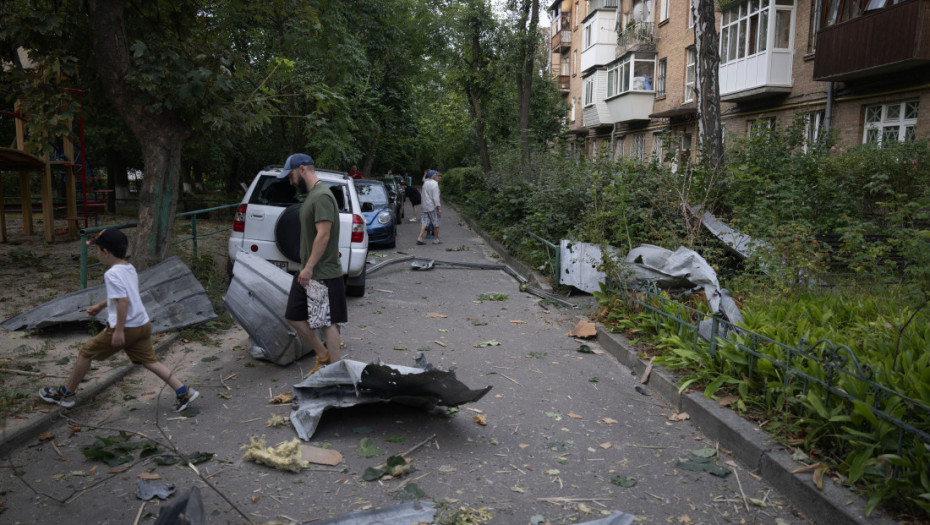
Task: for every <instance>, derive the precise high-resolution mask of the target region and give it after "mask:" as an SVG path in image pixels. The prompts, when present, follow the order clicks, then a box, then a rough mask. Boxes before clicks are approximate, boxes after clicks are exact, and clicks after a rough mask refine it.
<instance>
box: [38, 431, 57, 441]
mask: <svg viewBox="0 0 930 525" xmlns="http://www.w3.org/2000/svg"><path fill="white" fill-rule="evenodd" d="M54 437H55V434H53V433H51V432H43V433H41V434H39V441H48V440H50V439H52V438H54Z"/></svg>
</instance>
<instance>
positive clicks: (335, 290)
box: [284, 275, 349, 326]
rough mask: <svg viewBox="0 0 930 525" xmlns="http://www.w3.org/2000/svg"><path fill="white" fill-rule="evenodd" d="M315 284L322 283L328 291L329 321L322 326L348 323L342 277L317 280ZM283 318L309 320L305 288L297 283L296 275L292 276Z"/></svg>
mask: <svg viewBox="0 0 930 525" xmlns="http://www.w3.org/2000/svg"><path fill="white" fill-rule="evenodd" d="M317 282H319V283H323V284H324V285H325V286H326V288H327V289H328V290H329V294H328V296H329V320H328V322H325V323H324V326H332V325H334V324H337V323H345V322H348V320H349V308H348V306H347V305H346V288H345V283H344V282H343V280H342V277H333V278H332V279H318V280H317ZM284 318H285V319H287V320H288V321H306V320H308V319H309V318H310V316H309V315H308V312H307V287H305V286H301V285H300V283H299V282H297V275H294V280H293V281H291V291H290V293H288V295H287V307H286V308H285V309H284Z"/></svg>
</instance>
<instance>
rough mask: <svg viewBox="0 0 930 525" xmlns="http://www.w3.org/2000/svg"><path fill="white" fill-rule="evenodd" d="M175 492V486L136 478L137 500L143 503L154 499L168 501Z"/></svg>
mask: <svg viewBox="0 0 930 525" xmlns="http://www.w3.org/2000/svg"><path fill="white" fill-rule="evenodd" d="M174 491H175V490H174V485H167V484H165V483H155V481H154V480H147V479H142V478H136V498H138V499H141V500H142V501H149V500H150V499H152V498H158V499H168V497H169V496H171V495H172V494H174Z"/></svg>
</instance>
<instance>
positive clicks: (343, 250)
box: [227, 166, 368, 297]
mask: <svg viewBox="0 0 930 525" xmlns="http://www.w3.org/2000/svg"><path fill="white" fill-rule="evenodd" d="M281 168H282V167H281V166H269V167H267V168H265V169H264V170H262V171H260V172H259V173H258V175H256V176H255V180H253V181H252V184H251V185H250V186H249V189H248V190H247V191H246V192H245V197H243V199H242V203H241V204H239V208H237V209H236V219H235V222H234V223H233V231H232V235H230V237H229V263H228V265H227V270H228V271H229V272H230V274H231V273H232V267H233V263H234V262H235V260H236V254H237V253H239V252H240V251H246V252H252V253H254V254H255V255H258V256H259V257H261V258H262V259H265V260H267V261H269V262H271V263H272V264H274V265H276V266H278V267H279V268H282V269H284V270H287V271H289V272H291V273H294V272H297V271H299V270H300V219H299V210H300V202H301V201H300V200H298V196H297V195H296V190H295V189H294V187H293V186H291V185H290V183H289V182H288V180H287V179H286V178H285V179H278V174H279V173H281ZM316 175H317V177H319V179H320V180H321V181H323V184H326V185H327V186H329V189H330V190H331V191H332V192H333V195H335V196H336V203H337V204H338V205H339V261H340V262H341V263H342V271H343V273H344V274H345V279H346V295H349V296H352V297H361V296H363V295H365V268H366V266H365V265H366V263H367V259H368V232H367V231H366V228H365V219H363V218H362V211H361V210H362V208H361V206H360V205H359V201H358V193H356V191H355V183H354V182H353V181H352V178H350V177H349V176H348V175H346V174H345V173H341V172H337V171H329V170H323V169H320V168H316ZM300 197H301V198H302V197H303V196H300Z"/></svg>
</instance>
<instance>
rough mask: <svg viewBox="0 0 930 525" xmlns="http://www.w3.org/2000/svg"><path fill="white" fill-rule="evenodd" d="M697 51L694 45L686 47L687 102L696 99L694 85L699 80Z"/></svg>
mask: <svg viewBox="0 0 930 525" xmlns="http://www.w3.org/2000/svg"><path fill="white" fill-rule="evenodd" d="M696 61H697V53H696V51H695V48H694V46H691V47H688V48H686V49H685V102H691V101H693V100H694V86H695V85H696V82H697V78H696V76H697V64H696Z"/></svg>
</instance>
